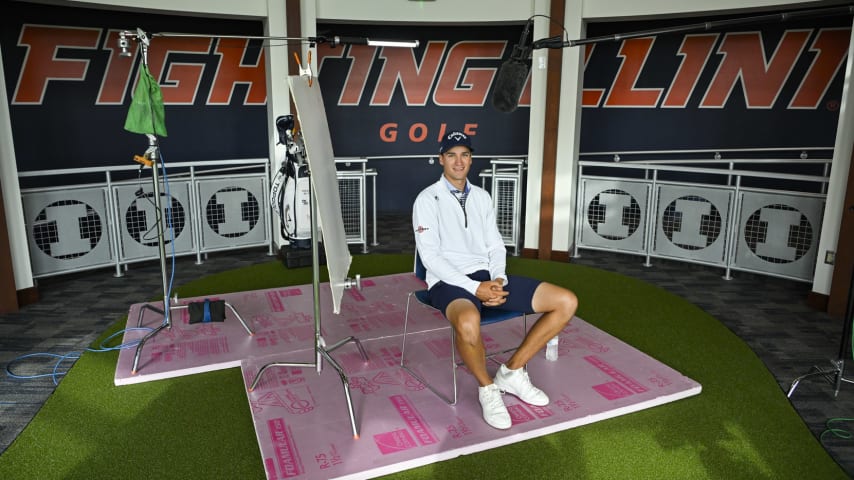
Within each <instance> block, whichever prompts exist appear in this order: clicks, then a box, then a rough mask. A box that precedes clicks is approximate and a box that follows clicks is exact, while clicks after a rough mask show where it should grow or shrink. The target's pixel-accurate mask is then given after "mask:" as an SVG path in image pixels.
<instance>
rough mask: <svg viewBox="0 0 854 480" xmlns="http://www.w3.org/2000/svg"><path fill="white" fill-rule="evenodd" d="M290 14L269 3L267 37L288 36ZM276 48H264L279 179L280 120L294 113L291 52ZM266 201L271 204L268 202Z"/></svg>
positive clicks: (276, 1) (281, 1)
mask: <svg viewBox="0 0 854 480" xmlns="http://www.w3.org/2000/svg"><path fill="white" fill-rule="evenodd" d="M286 22H287V12H286V9H285V0H267V18H266V19H265V20H264V35H267V36H271V37H286V36H288V29H287V25H286ZM267 43H268V45H269V44H272V46H266V47H264V48H265V50H264V58H265V62H266V65H265V66H266V70H267V129H268V130H267V133H268V135H267V141H268V142H269V144H268V147H269V155H270V160H271V161H270V165H271V172H270V173H271V175H275V173H276V172H278V171H279V168H280V167H281V166H282V160H283V159H284V157H285V147H284V146H283V145H276V143H277V142H278V139H279V135H278V131H277V130H276V118H277V117H279V116H281V115H288V114H290V113H291V104H290V90H289V89H288V48H287V47H286V46H284V45H282V44H283V43H284V42H276V41H274V42H267ZM264 201H267V199H266V198H265V199H264ZM279 223H280V222H279V219H278V218H273V222H272V226H273V244H274V245H275V247H276V249H277V250H278V247H280V246H281V245H283V244H285V243H286V241H285V239H284V238H282V236H281V228H280V225H279Z"/></svg>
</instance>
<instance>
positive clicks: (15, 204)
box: [0, 52, 35, 290]
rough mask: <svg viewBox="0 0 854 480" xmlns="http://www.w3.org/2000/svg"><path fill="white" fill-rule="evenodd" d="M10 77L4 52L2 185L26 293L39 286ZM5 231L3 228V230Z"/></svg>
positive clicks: (18, 279) (0, 80)
mask: <svg viewBox="0 0 854 480" xmlns="http://www.w3.org/2000/svg"><path fill="white" fill-rule="evenodd" d="M5 78H6V75H5V73H4V71H3V54H2V52H0V98H2V101H0V185H2V187H3V205H4V207H5V211H6V228H7V229H8V233H9V246H10V248H11V250H12V269H13V270H14V272H15V288H16V289H17V290H24V289H27V288H32V287H33V286H34V285H35V282H34V281H33V268H32V264H31V263H30V249H29V246H28V245H27V227H26V224H25V223H24V207H23V204H22V202H21V187H20V185H19V184H18V165H17V163H16V162H17V160H16V158H15V144H14V142H13V141H12V120H11V118H10V116H9V103H8V101H7V100H6V99H7V98H9V97H8V96H7V94H6V93H7V92H6V82H5V80H4V79H5ZM0 228H2V226H0Z"/></svg>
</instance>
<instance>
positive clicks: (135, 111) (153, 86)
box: [125, 64, 166, 137]
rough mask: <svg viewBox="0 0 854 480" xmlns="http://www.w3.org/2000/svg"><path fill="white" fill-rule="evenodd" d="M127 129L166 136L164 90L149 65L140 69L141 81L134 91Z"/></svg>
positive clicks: (126, 120) (126, 122) (126, 123)
mask: <svg viewBox="0 0 854 480" xmlns="http://www.w3.org/2000/svg"><path fill="white" fill-rule="evenodd" d="M125 130H127V131H129V132H133V133H143V134H145V133H150V134H152V135H159V136H161V137H165V136H166V113H165V111H164V109H163V92H161V91H160V85H158V83H157V80H155V79H154V76H152V75H151V72H149V71H148V66H147V65H144V64H143V65H142V67H141V68H140V70H139V82H137V85H136V90H135V91H134V92H133V100H131V103H130V108H129V109H128V116H127V119H125Z"/></svg>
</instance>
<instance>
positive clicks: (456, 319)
mask: <svg viewBox="0 0 854 480" xmlns="http://www.w3.org/2000/svg"><path fill="white" fill-rule="evenodd" d="M454 303H456V302H454ZM454 303H452V304H451V305H449V307H448V310H447V316H448V320H449V321H450V322H451V325H452V326H453V327H454V331H455V332H456V335H457V340H458V341H461V342H465V343H468V344H476V343H478V342H480V312H479V311H478V310H477V308H475V307H474V305H471V302H468V301H466V303H468V305H459V304H458V305H454ZM454 307H462V308H454Z"/></svg>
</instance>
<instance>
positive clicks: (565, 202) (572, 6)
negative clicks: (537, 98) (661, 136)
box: [552, 0, 586, 252]
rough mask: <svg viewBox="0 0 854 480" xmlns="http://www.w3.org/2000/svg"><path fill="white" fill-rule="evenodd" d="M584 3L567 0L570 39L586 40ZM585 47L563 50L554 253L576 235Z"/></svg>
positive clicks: (566, 23)
mask: <svg viewBox="0 0 854 480" xmlns="http://www.w3.org/2000/svg"><path fill="white" fill-rule="evenodd" d="M583 3H584V2H583V0H567V1H566V11H565V14H564V18H563V26H564V27H565V28H566V31H567V33H568V34H569V39H570V40H575V39H578V38H584V37H585V36H586V27H585V23H584V20H582V19H581V11H582V6H583ZM584 48H585V47H584V46H580V47H566V48H564V49H563V59H562V69H561V82H560V91H561V95H560V124H559V125H558V138H557V142H558V143H557V162H556V164H555V182H556V185H555V199H554V202H555V206H554V229H553V230H552V250H553V251H562V252H569V251H570V249H571V246H572V241H573V238H574V234H575V228H576V225H575V208H576V205H575V194H576V192H575V182H576V180H577V179H576V178H575V177H576V173H577V167H578V149H579V145H580V144H581V90H582V86H583V85H582V80H583V79H584Z"/></svg>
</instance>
